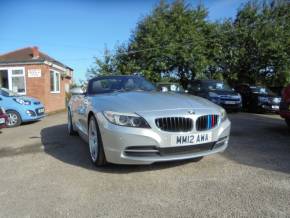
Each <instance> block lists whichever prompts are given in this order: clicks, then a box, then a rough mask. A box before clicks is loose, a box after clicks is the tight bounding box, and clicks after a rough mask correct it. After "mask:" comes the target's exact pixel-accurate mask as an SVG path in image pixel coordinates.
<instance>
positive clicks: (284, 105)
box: [280, 84, 290, 127]
mask: <svg viewBox="0 0 290 218" xmlns="http://www.w3.org/2000/svg"><path fill="white" fill-rule="evenodd" d="M280 116H281V117H282V118H284V119H285V121H286V123H287V125H288V126H289V127H290V84H289V85H288V86H287V87H286V88H284V89H283V91H282V101H281V103H280Z"/></svg>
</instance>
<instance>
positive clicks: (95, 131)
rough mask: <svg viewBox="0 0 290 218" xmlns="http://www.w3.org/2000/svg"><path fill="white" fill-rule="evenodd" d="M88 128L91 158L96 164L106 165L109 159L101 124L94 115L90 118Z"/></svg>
mask: <svg viewBox="0 0 290 218" xmlns="http://www.w3.org/2000/svg"><path fill="white" fill-rule="evenodd" d="M88 129H89V131H88V136H89V152H90V155H89V156H90V159H91V161H92V163H93V164H94V165H95V166H104V165H105V164H106V163H107V161H106V157H105V153H104V148H103V142H102V137H101V133H100V130H99V126H98V123H97V121H96V118H95V117H94V116H91V117H90V119H89V126H88Z"/></svg>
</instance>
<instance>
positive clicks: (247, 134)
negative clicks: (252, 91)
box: [41, 113, 290, 173]
mask: <svg viewBox="0 0 290 218" xmlns="http://www.w3.org/2000/svg"><path fill="white" fill-rule="evenodd" d="M230 119H231V121H232V132H231V138H230V144H229V147H228V149H227V150H226V151H225V152H224V153H222V155H223V156H224V157H226V158H228V159H230V160H233V161H235V162H237V163H239V164H243V165H248V166H253V167H258V168H262V169H266V170H275V171H280V172H285V173H290V131H289V130H288V128H287V127H286V124H285V123H284V122H283V120H280V119H274V118H271V117H268V116H260V115H256V114H247V113H239V114H232V115H230ZM41 141H42V144H43V145H44V150H45V152H46V153H47V154H49V155H51V156H53V157H55V158H56V159H58V160H61V161H63V162H65V163H68V164H72V165H75V166H79V167H83V168H86V169H91V170H98V171H101V172H107V173H130V172H139V171H146V170H150V171H151V170H160V169H165V168H170V167H175V166H179V165H183V164H187V163H191V162H194V160H189V161H181V162H180V161H178V162H165V163H156V164H153V165H150V166H124V165H113V164H109V165H108V166H105V167H102V168H96V167H94V166H93V165H92V164H91V162H90V160H89V158H88V157H89V156H88V155H89V151H88V146H87V144H86V143H85V142H83V141H82V140H81V139H80V137H79V136H69V135H68V134H67V129H66V125H65V124H63V125H57V126H52V127H48V128H44V129H43V130H42V131H41ZM205 161H206V160H205Z"/></svg>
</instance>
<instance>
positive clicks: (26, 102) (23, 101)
mask: <svg viewBox="0 0 290 218" xmlns="http://www.w3.org/2000/svg"><path fill="white" fill-rule="evenodd" d="M14 101H16V102H17V103H18V104H22V105H30V104H31V102H30V101H25V100H23V99H20V98H14Z"/></svg>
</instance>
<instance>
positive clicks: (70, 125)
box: [67, 109, 77, 135]
mask: <svg viewBox="0 0 290 218" xmlns="http://www.w3.org/2000/svg"><path fill="white" fill-rule="evenodd" d="M67 131H68V134H69V135H76V134H77V132H76V131H75V130H74V126H73V121H72V117H71V111H70V109H68V110H67Z"/></svg>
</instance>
